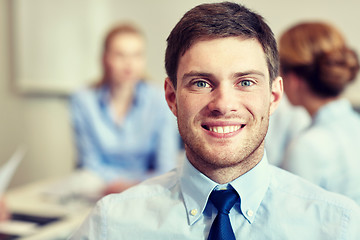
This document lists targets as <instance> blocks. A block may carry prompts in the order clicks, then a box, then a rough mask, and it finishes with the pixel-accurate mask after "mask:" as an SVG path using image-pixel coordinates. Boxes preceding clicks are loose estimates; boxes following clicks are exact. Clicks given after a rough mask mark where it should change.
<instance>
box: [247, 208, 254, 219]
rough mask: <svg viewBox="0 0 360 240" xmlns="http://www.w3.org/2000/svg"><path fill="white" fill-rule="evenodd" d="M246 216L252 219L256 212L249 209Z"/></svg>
mask: <svg viewBox="0 0 360 240" xmlns="http://www.w3.org/2000/svg"><path fill="white" fill-rule="evenodd" d="M246 215H248V216H249V217H252V216H253V215H254V212H253V211H252V210H250V209H249V210H247V211H246Z"/></svg>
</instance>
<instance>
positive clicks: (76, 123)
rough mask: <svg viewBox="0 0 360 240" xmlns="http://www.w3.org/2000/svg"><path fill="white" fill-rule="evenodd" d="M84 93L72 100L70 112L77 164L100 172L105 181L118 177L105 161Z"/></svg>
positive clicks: (97, 172)
mask: <svg viewBox="0 0 360 240" xmlns="http://www.w3.org/2000/svg"><path fill="white" fill-rule="evenodd" d="M83 97H84V96H82V95H74V96H73V97H72V98H71V100H70V112H71V118H72V125H73V130H74V135H75V143H76V149H77V165H78V166H79V167H81V168H84V169H88V170H90V171H93V172H95V173H96V174H98V175H99V176H100V177H101V178H102V179H104V180H105V181H111V180H112V179H114V178H116V177H117V173H116V172H115V171H114V170H112V169H111V168H109V167H108V166H106V165H105V164H104V163H103V157H102V154H103V153H102V152H101V149H100V147H99V143H98V142H97V141H98V140H96V139H95V138H96V136H94V133H93V131H92V125H91V121H92V117H91V115H90V113H89V107H88V106H87V104H85V100H84V99H83Z"/></svg>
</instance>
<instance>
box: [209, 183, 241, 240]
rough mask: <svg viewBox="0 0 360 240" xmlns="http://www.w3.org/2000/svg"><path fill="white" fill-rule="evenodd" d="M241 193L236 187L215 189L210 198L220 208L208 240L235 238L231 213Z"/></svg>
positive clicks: (230, 239)
mask: <svg viewBox="0 0 360 240" xmlns="http://www.w3.org/2000/svg"><path fill="white" fill-rule="evenodd" d="M238 199H239V195H238V194H237V192H236V191H235V190H234V189H228V190H220V191H213V192H212V193H211V195H210V200H211V202H212V203H213V204H214V206H215V207H216V208H217V210H218V214H217V216H216V218H215V220H214V222H213V224H212V225H211V228H210V233H209V237H208V240H235V235H234V232H233V230H232V228H231V224H230V218H229V213H230V209H231V208H232V207H233V206H234V204H235V202H236V201H237V200H238Z"/></svg>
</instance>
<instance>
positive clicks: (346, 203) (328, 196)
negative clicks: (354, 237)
mask: <svg viewBox="0 0 360 240" xmlns="http://www.w3.org/2000/svg"><path fill="white" fill-rule="evenodd" d="M272 171H273V173H272V176H273V177H272V180H271V183H270V190H271V191H273V194H277V195H278V196H283V197H284V198H287V201H290V200H293V201H295V202H297V204H298V205H297V206H298V207H301V206H303V207H304V208H308V209H309V208H312V207H314V209H318V211H329V210H333V211H340V212H342V213H343V214H350V212H352V213H351V214H352V215H353V216H356V217H357V219H359V220H360V207H359V206H358V205H357V204H356V203H355V201H353V200H351V199H350V198H348V197H345V196H343V195H340V194H337V193H334V192H330V191H327V190H325V189H323V188H321V187H319V186H317V185H315V184H313V183H311V182H309V181H307V180H305V179H303V178H301V177H299V176H297V175H294V174H292V173H290V172H288V171H285V170H283V169H280V168H278V167H272Z"/></svg>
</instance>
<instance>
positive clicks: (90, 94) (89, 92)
mask: <svg viewBox="0 0 360 240" xmlns="http://www.w3.org/2000/svg"><path fill="white" fill-rule="evenodd" d="M102 63H103V77H102V79H101V81H100V82H99V83H98V84H97V85H96V86H94V87H89V88H86V89H83V90H80V91H78V92H77V93H75V94H74V95H73V96H72V97H71V113H72V121H73V126H74V131H75V140H76V145H77V152H78V164H79V166H80V167H81V168H84V169H87V170H90V171H92V172H94V173H96V174H97V175H98V176H99V177H100V178H102V179H103V180H104V181H105V182H106V183H107V187H106V189H105V194H108V193H113V192H121V191H123V190H125V189H127V188H128V187H131V186H133V185H134V184H136V183H138V182H140V181H142V180H145V179H147V178H149V177H151V176H155V175H158V174H161V173H164V172H167V171H169V170H171V169H172V168H173V167H175V165H176V159H177V157H178V153H179V149H180V143H179V141H180V140H179V139H180V137H179V133H178V130H177V126H176V119H175V118H174V117H173V115H172V114H171V112H170V110H169V109H168V107H167V104H166V102H165V98H164V96H163V92H162V91H161V90H160V88H159V89H158V88H156V87H154V86H151V85H150V84H148V83H146V82H144V81H143V80H142V79H143V75H144V69H145V39H144V36H143V34H142V33H141V31H140V30H139V29H138V28H136V27H135V26H133V25H130V24H122V25H118V26H116V27H114V28H113V29H111V31H110V32H109V33H108V34H107V36H106V38H105V42H104V48H103V58H102Z"/></svg>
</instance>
